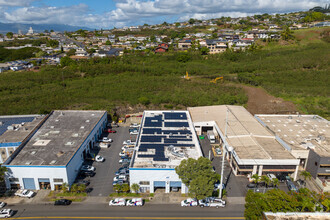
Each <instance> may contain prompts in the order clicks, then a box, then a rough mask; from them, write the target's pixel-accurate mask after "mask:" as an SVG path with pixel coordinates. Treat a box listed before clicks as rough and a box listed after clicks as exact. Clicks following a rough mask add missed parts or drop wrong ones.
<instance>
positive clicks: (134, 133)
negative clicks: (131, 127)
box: [129, 130, 139, 135]
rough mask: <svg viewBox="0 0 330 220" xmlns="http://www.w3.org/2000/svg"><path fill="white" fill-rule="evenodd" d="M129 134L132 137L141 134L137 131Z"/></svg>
mask: <svg viewBox="0 0 330 220" xmlns="http://www.w3.org/2000/svg"><path fill="white" fill-rule="evenodd" d="M129 134H131V135H138V134H139V132H138V131H137V130H135V131H131V132H130V133H129Z"/></svg>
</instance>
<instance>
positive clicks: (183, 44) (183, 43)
mask: <svg viewBox="0 0 330 220" xmlns="http://www.w3.org/2000/svg"><path fill="white" fill-rule="evenodd" d="M178 48H179V49H183V50H186V49H189V48H191V40H190V39H183V40H180V41H179V44H178Z"/></svg>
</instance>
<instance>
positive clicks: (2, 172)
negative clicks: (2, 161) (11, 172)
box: [0, 165, 8, 181]
mask: <svg viewBox="0 0 330 220" xmlns="http://www.w3.org/2000/svg"><path fill="white" fill-rule="evenodd" d="M7 171H8V169H7V167H4V166H1V165H0V181H3V180H4V177H5V173H6V172H7Z"/></svg>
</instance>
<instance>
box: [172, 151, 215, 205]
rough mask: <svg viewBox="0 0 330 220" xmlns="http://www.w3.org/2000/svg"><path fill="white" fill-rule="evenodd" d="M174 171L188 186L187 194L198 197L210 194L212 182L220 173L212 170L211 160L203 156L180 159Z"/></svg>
mask: <svg viewBox="0 0 330 220" xmlns="http://www.w3.org/2000/svg"><path fill="white" fill-rule="evenodd" d="M175 171H176V173H177V174H178V176H179V178H180V179H181V180H182V182H183V183H184V184H185V185H186V186H187V187H188V188H189V194H190V195H192V196H194V197H195V198H198V199H202V198H205V197H207V196H211V195H212V192H213V189H214V183H215V182H216V181H217V180H219V179H220V175H219V174H217V173H216V172H214V171H213V167H212V164H211V161H210V160H209V159H207V158H205V157H200V158H198V159H197V160H195V159H193V158H188V159H186V160H182V161H181V163H180V165H179V166H177V167H176V168H175Z"/></svg>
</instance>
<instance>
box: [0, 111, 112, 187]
mask: <svg viewBox="0 0 330 220" xmlns="http://www.w3.org/2000/svg"><path fill="white" fill-rule="evenodd" d="M106 124H107V112H106V111H74V110H72V111H53V112H51V113H50V114H49V116H48V118H47V120H46V121H45V122H44V123H43V124H42V125H41V127H40V128H39V129H38V130H37V131H36V132H35V134H34V135H33V136H32V137H31V138H30V139H29V140H28V141H27V142H26V143H23V144H21V145H20V146H19V147H18V149H16V151H15V152H14V153H13V154H12V155H11V156H10V157H9V158H8V159H7V161H5V163H4V164H3V165H4V166H6V167H7V168H8V172H7V173H6V175H5V180H6V186H7V188H22V189H37V190H39V189H52V190H54V189H59V188H60V186H61V185H62V184H63V183H65V182H66V183H68V184H69V185H71V184H72V183H73V182H74V180H75V178H76V176H77V175H78V172H79V169H80V167H81V165H82V163H83V162H84V159H85V158H86V156H87V155H88V153H89V151H90V149H91V148H92V147H93V146H94V144H95V142H96V141H97V139H98V138H99V137H100V135H101V133H102V131H103V129H104V128H105V126H106Z"/></svg>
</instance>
